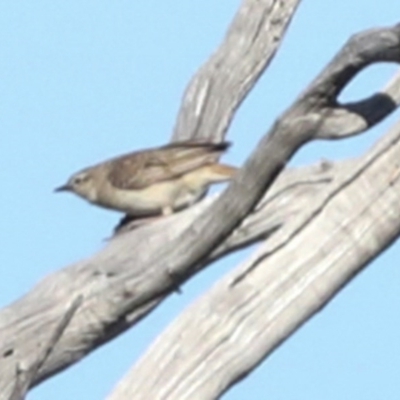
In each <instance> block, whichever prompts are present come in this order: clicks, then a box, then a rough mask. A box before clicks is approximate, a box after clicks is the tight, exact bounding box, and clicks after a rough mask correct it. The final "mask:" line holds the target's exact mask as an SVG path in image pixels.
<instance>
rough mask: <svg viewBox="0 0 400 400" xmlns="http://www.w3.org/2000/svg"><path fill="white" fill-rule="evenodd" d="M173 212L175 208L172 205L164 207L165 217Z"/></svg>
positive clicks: (162, 212)
mask: <svg viewBox="0 0 400 400" xmlns="http://www.w3.org/2000/svg"><path fill="white" fill-rule="evenodd" d="M173 213H174V210H173V209H172V207H171V206H170V205H168V206H165V207H163V208H162V210H161V214H162V215H163V216H164V217H168V215H172V214H173Z"/></svg>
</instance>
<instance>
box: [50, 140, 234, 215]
mask: <svg viewBox="0 0 400 400" xmlns="http://www.w3.org/2000/svg"><path fill="white" fill-rule="evenodd" d="M230 145H231V143H229V142H220V143H211V142H205V141H204V142H203V141H190V140H189V141H181V142H174V143H170V144H167V145H164V146H161V147H154V148H149V149H144V150H139V151H134V152H131V153H128V154H124V155H121V156H118V157H115V158H112V159H109V160H106V161H104V162H101V163H99V164H96V165H93V166H90V167H87V168H84V169H82V170H80V171H78V172H76V173H74V174H73V175H72V176H71V177H70V178H69V179H68V180H67V182H66V183H65V184H64V185H62V186H59V187H57V188H56V189H54V191H55V192H71V193H74V194H75V195H77V196H79V197H81V198H83V199H84V200H86V201H88V202H89V203H92V204H94V205H97V206H100V207H103V208H106V209H111V210H115V211H120V212H123V213H125V214H126V217H128V218H143V217H148V216H154V215H162V216H167V215H171V214H173V213H175V212H176V211H180V210H182V209H184V208H187V207H189V206H191V205H192V204H194V203H196V202H197V201H199V200H200V199H201V198H203V197H204V195H205V194H206V192H207V189H208V188H209V186H210V185H211V184H214V183H219V182H225V181H229V180H230V179H232V177H233V176H234V175H235V173H236V172H237V167H234V166H231V165H227V164H221V163H219V162H218V158H219V156H220V155H222V154H223V153H224V152H225V151H226V150H227V149H228V147H229V146H230Z"/></svg>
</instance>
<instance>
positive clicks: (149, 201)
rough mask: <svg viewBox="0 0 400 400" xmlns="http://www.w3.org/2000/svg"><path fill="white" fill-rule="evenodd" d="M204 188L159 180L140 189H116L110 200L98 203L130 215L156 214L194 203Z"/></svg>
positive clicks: (203, 191)
mask: <svg viewBox="0 0 400 400" xmlns="http://www.w3.org/2000/svg"><path fill="white" fill-rule="evenodd" d="M205 189H206V188H205V187H202V188H196V190H194V189H193V188H189V187H187V186H186V185H184V184H180V185H177V184H176V182H175V184H172V183H171V182H170V181H169V182H161V183H157V184H155V185H152V186H150V187H148V188H145V189H141V190H116V191H114V194H113V198H112V200H110V199H106V201H104V202H102V204H100V205H102V206H103V207H106V208H111V209H114V210H118V211H122V212H124V213H126V214H129V215H132V216H146V215H156V214H159V213H161V212H162V210H163V209H166V208H169V209H170V210H172V211H175V210H178V209H182V208H185V207H187V206H189V205H191V204H193V203H195V202H196V201H197V200H198V199H199V198H201V197H202V196H203V194H204V193H205Z"/></svg>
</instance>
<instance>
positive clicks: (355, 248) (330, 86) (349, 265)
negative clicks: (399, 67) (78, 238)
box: [109, 25, 400, 400]
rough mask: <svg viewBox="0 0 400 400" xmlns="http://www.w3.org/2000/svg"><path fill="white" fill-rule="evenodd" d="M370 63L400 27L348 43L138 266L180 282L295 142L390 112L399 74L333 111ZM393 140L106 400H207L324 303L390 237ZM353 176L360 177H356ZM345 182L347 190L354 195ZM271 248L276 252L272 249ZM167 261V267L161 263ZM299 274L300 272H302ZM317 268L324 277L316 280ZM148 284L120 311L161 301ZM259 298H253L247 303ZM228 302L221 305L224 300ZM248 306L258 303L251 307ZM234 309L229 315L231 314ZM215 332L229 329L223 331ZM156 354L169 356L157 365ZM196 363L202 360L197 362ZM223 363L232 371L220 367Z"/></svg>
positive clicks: (393, 57) (394, 226)
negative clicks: (190, 216)
mask: <svg viewBox="0 0 400 400" xmlns="http://www.w3.org/2000/svg"><path fill="white" fill-rule="evenodd" d="M378 61H395V62H400V26H399V25H397V26H395V27H392V28H387V29H380V30H373V31H367V32H364V33H362V34H358V35H355V36H354V37H353V38H352V39H351V40H350V41H349V42H348V43H347V44H346V45H345V46H344V48H343V50H342V51H341V52H340V53H338V55H337V56H336V57H335V59H334V60H333V61H332V62H331V63H330V64H329V65H328V67H327V68H326V69H325V70H324V71H323V72H322V74H321V75H320V76H319V77H318V78H317V79H316V80H315V82H314V83H312V84H311V85H310V87H309V89H308V90H306V92H305V93H304V94H303V95H302V96H300V97H299V99H298V100H297V102H295V103H294V105H293V106H292V107H291V108H290V109H289V110H288V111H287V112H286V113H285V114H284V115H283V116H282V117H281V118H280V119H279V120H278V122H277V123H276V124H275V125H274V127H273V128H272V129H271V130H270V132H269V133H268V134H267V135H266V136H265V138H263V140H262V141H261V143H260V144H259V146H258V147H257V149H256V150H255V151H254V153H253V155H252V156H251V157H250V159H249V160H248V161H247V162H246V164H245V166H244V168H243V169H242V171H241V172H240V173H239V174H238V177H237V178H236V179H235V180H234V182H233V183H232V184H231V185H230V186H229V188H228V189H227V190H226V191H225V193H223V194H222V196H221V197H220V198H219V199H218V200H217V201H216V202H215V204H214V205H213V206H212V207H210V208H209V209H208V210H207V211H206V212H205V213H203V214H202V215H201V218H197V219H196V220H195V221H194V223H193V224H192V225H191V226H190V227H189V229H187V230H186V233H185V234H184V235H182V238H181V239H180V240H179V241H175V242H172V250H171V248H168V252H164V251H165V250H164V249H162V251H161V252H159V253H157V255H156V256H157V257H155V258H154V259H151V262H150V263H149V264H146V265H148V266H149V267H150V266H154V265H158V269H161V268H162V267H163V265H165V264H166V265H167V267H168V268H169V273H174V274H175V276H177V275H179V274H182V273H185V274H187V273H190V269H191V268H192V269H193V268H195V265H196V263H201V262H202V257H203V256H204V255H205V254H207V251H212V250H213V249H214V247H213V246H216V245H217V244H218V243H220V241H221V240H222V239H224V238H225V236H224V235H225V234H226V233H227V232H229V233H230V232H231V230H230V229H233V228H234V227H235V226H236V223H239V222H240V221H241V218H242V217H243V216H244V215H246V213H247V212H249V211H250V210H251V209H252V207H253V205H254V204H255V202H257V201H258V200H259V196H261V195H262V191H260V188H264V189H266V188H268V186H269V185H270V184H271V182H272V181H273V180H274V178H275V176H276V175H277V174H278V173H279V172H280V170H281V168H282V167H283V166H284V165H285V162H286V161H287V160H289V158H290V157H291V155H293V153H294V152H295V151H296V150H297V149H298V148H299V147H300V146H301V145H302V144H304V143H305V142H307V141H309V140H312V139H315V138H336V137H345V136H349V135H354V134H356V133H360V132H362V131H364V130H365V129H367V128H369V127H370V126H372V125H374V124H375V123H376V122H378V121H379V120H380V119H381V118H382V117H383V116H384V115H387V114H388V113H390V112H391V111H393V110H394V109H395V108H396V107H397V105H398V104H399V93H398V89H399V85H398V82H399V75H397V76H396V79H394V80H393V81H392V83H391V84H390V85H389V88H388V89H387V90H386V92H384V93H381V94H378V95H376V96H373V97H371V98H370V99H366V100H363V101H361V102H358V103H355V104H352V105H340V104H338V102H337V96H338V95H339V94H340V92H341V91H342V90H343V88H344V87H345V86H346V84H347V83H348V82H350V80H351V79H352V78H353V77H354V76H355V75H356V74H357V73H358V72H359V71H360V70H362V69H363V68H365V67H366V66H367V65H370V64H371V63H373V62H378ZM372 105H373V106H374V107H378V108H380V109H379V111H376V110H374V113H373V115H370V114H367V113H366V110H368V109H369V108H370V107H371V106H372ZM342 124H343V125H342ZM398 131H399V128H397V129H396V131H395V132H396V134H397V136H398ZM397 136H396V135H395V137H394V138H392V137H390V138H389V139H388V144H387V146H383V149H380V150H379V151H378V153H377V154H372V155H367V156H366V159H365V160H364V165H359V164H360V163H358V164H356V165H355V166H354V168H353V169H352V170H349V171H347V172H348V173H347V175H346V176H344V177H342V180H341V181H339V182H337V185H335V184H333V188H332V191H331V192H330V196H329V197H327V198H325V199H324V200H323V201H322V202H321V203H318V204H317V207H315V205H314V204H315V203H312V206H311V209H310V207H308V208H305V209H304V210H303V212H304V214H302V215H301V219H298V220H297V221H296V222H297V224H296V225H295V226H294V227H292V230H291V231H290V232H289V233H288V232H287V231H286V232H285V230H284V229H282V230H280V231H278V232H277V233H276V235H275V236H272V239H271V240H270V241H268V242H267V246H268V247H267V249H266V250H265V249H264V253H263V254H260V255H258V256H257V258H256V260H254V259H253V260H251V261H250V265H249V266H246V267H245V269H244V271H243V272H241V273H240V274H239V277H236V278H234V279H233V280H232V279H231V280H230V281H228V283H227V281H226V280H224V281H223V284H221V285H219V286H217V288H216V289H215V290H212V291H211V292H210V295H209V296H210V298H212V299H213V300H212V301H211V304H212V307H213V308H210V307H211V304H210V301H209V302H207V301H206V302H205V304H204V303H202V302H201V304H202V306H201V307H200V308H198V309H196V308H195V309H190V311H189V312H188V313H187V314H186V315H185V316H186V318H187V319H189V320H190V322H191V323H192V324H191V325H190V326H189V325H180V321H182V320H183V321H185V316H183V317H182V320H178V322H177V323H176V325H174V326H178V328H176V331H175V332H174V334H173V335H171V336H169V334H168V333H169V332H170V330H168V331H167V333H166V334H165V337H166V339H164V340H161V339H160V340H158V341H157V343H156V345H155V346H154V349H155V350H151V351H150V352H149V355H148V356H147V357H145V358H144V361H143V362H142V363H139V364H138V366H137V368H134V369H133V370H132V371H131V373H130V374H129V375H128V376H127V378H126V379H124V380H123V381H122V383H121V384H120V385H118V386H117V388H116V390H115V391H114V392H113V394H112V395H111V396H110V397H109V399H112V400H122V399H128V398H129V399H133V398H143V397H145V398H154V399H167V398H171V399H175V398H180V399H185V398H187V399H188V398H193V396H196V398H201V399H214V398H217V397H218V396H219V395H220V394H221V393H223V392H224V391H225V390H227V388H229V387H230V386H231V385H233V384H234V383H235V382H236V381H237V380H238V379H240V377H243V376H244V375H245V374H246V373H247V372H248V371H250V370H251V369H252V368H254V367H255V366H256V365H257V364H258V363H259V362H260V361H261V359H262V358H264V357H265V356H266V355H267V354H268V353H269V352H271V351H272V350H273V349H274V348H275V347H276V346H277V345H278V344H279V343H280V342H281V341H282V340H283V339H284V338H285V337H287V336H288V335H289V334H290V333H291V332H292V331H293V330H294V329H296V328H297V327H298V326H300V325H301V324H302V323H304V321H305V320H307V319H308V318H309V317H310V316H311V315H312V314H313V313H315V312H316V311H317V310H318V309H319V308H320V307H322V306H323V305H324V304H326V302H327V301H328V300H329V299H330V298H331V296H333V294H334V293H336V292H337V291H338V290H339V289H340V288H341V287H342V286H343V285H344V284H345V283H346V282H348V281H349V280H350V279H351V278H352V277H353V276H354V274H355V273H357V272H358V271H359V270H360V269H361V268H362V267H363V266H365V265H366V264H367V263H368V262H369V261H371V260H372V259H373V258H374V257H376V256H377V254H379V252H381V251H383V250H384V249H385V248H386V247H387V246H388V245H389V244H390V243H392V241H393V240H394V239H395V238H397V237H398V235H399V233H400V223H399V222H398V221H396V223H393V221H392V220H393V215H395V216H397V215H398V212H399V206H398V200H399V199H398V196H394V195H393V193H395V191H394V189H391V187H392V186H393V185H394V186H396V187H397V186H398V183H397V182H398V178H399V177H400V167H399V165H398V163H397V160H398V156H399V150H398V149H396V144H397V142H398V138H397ZM382 160H383V161H386V163H384V162H383V161H382ZM364 174H365V176H366V178H364V179H363V178H362V176H363V175H364ZM378 180H379V183H378V182H377V181H378ZM354 182H356V183H358V187H357V184H356V183H354ZM359 182H360V183H359ZM365 182H369V186H370V187H364V186H365ZM375 182H376V183H375ZM335 183H336V182H335ZM360 187H362V190H360ZM357 193H358V195H357ZM360 193H361V195H360ZM244 194H245V195H244ZM360 198H362V199H363V201H362V202H361V201H360ZM375 200H379V201H383V202H385V203H384V207H383V208H384V209H385V210H386V209H389V210H390V211H389V214H386V213H385V215H382V216H381V219H380V220H379V219H378V217H379V215H380V213H381V214H383V213H382V207H379V208H377V207H375V208H374V206H373V205H374V203H375ZM253 202H254V203H253ZM326 210H328V211H326ZM338 218H340V220H339V222H338V221H337V219H338ZM315 221H317V222H315ZM365 224H367V225H368V229H369V230H368V232H367V234H364V236H363V235H360V236H357V237H356V239H357V240H355V239H354V240H349V239H351V238H352V236H351V235H352V234H355V233H357V234H359V233H360V227H363V226H365ZM374 224H375V225H374ZM310 227H311V228H310ZM293 228H294V229H293ZM307 228H308V229H307ZM355 228H356V229H355ZM353 229H355V230H353ZM331 230H334V231H333V234H332V233H330V234H328V235H327V234H326V232H331ZM285 233H286V237H284V240H282V239H281V238H280V235H281V234H285ZM343 236H344V238H343ZM319 237H321V238H322V240H323V244H325V243H326V246H327V249H326V248H325V247H324V246H320V247H316V244H315V238H319ZM199 238H201V240H200V239H199ZM277 238H278V239H277ZM332 238H333V239H332ZM276 241H278V243H276ZM344 243H345V244H346V246H345V249H346V252H345V254H342V253H341V252H340V245H342V246H343V244H344ZM271 244H274V245H275V246H272V248H271ZM337 246H339V247H337ZM187 248H190V249H191V251H190V253H187V252H186V253H184V249H187ZM316 249H317V250H316ZM303 252H304V255H303ZM171 254H172V258H169V257H170V256H171ZM338 254H339V255H340V256H341V257H339V256H338ZM331 255H332V256H336V258H334V260H333V261H336V262H340V265H341V268H337V264H336V263H334V265H335V266H336V269H332V270H331V269H329V270H327V268H328V266H331V265H332V264H333V261H332V259H331V258H330V256H331ZM302 256H303V257H302ZM160 260H161V261H160ZM166 260H168V261H170V260H171V261H172V260H173V263H171V264H168V262H166ZM294 260H295V261H294ZM189 261H190V262H191V263H192V264H189ZM193 264H194V265H193ZM264 264H265V265H267V266H268V269H267V271H266V272H265V273H264V275H257V272H258V271H262V270H263V269H262V266H264ZM277 265H279V269H278V268H276V266H277ZM313 267H315V268H313ZM188 268H189V272H188ZM308 270H311V272H310V273H308V272H307V271H308ZM321 270H322V272H323V273H326V274H328V276H324V275H322V272H321ZM303 273H304V277H303V275H302V274H303ZM254 275H256V276H257V277H256V278H255V279H254V281H257V279H258V282H264V285H267V282H271V284H270V288H269V286H268V285H267V287H266V288H265V289H264V288H263V286H257V285H256V283H255V282H254V281H253V280H250V284H246V283H247V282H248V281H249V279H251V277H254ZM298 282H300V283H298ZM150 283H151V285H152V286H151V287H152V290H151V291H148V292H147V293H144V294H143V295H141V294H138V293H137V294H136V296H135V299H134V300H133V301H132V303H131V305H132V304H134V305H140V304H142V303H141V302H143V304H145V303H146V301H149V300H151V299H150V298H149V297H148V293H150V292H152V293H153V292H154V290H160V292H159V293H160V294H161V293H162V291H161V290H162V289H163V282H161V280H159V281H158V282H157V280H156V279H153V280H152V281H151V282H150ZM249 286H250V287H251V286H253V288H254V291H252V290H248V289H249ZM260 290H261V292H262V293H260V295H259V296H257V295H256V294H257V293H258V291H260ZM227 292H229V293H228V295H225V294H226V293H227ZM248 292H250V295H249V297H248V296H247V293H248ZM315 292H317V294H315ZM252 295H253V297H251V296H252ZM214 296H215V297H214ZM206 298H207V297H206ZM243 299H244V300H243ZM257 299H261V300H260V302H259V303H258V302H257ZM297 299H299V301H300V302H301V301H302V302H303V303H302V304H303V305H304V308H303V309H302V312H298V303H297V302H295V301H296V300H297ZM266 301H268V304H271V308H268V309H267V311H268V313H267V314H266V315H267V317H266V320H267V322H266V324H262V322H261V320H260V318H261V315H262V312H260V309H263V307H264V310H265V304H266ZM244 304H246V305H247V304H248V305H249V307H245V306H244ZM257 305H258V306H259V308H258V309H257ZM236 307H237V308H236ZM252 308H254V309H255V313H254V315H255V316H256V318H254V319H252V318H251V316H252V314H251V311H252ZM236 309H237V310H238V312H237V314H235V312H234V311H235V310H236ZM243 310H244V311H243ZM219 311H220V312H219ZM242 311H243V313H242ZM195 313H196V314H195ZM231 314H232V321H234V323H232V324H231V325H229V324H227V319H228V316H231ZM227 315H228V316H227ZM257 318H258V319H257ZM241 319H243V320H245V321H246V324H247V326H246V328H247V330H246V329H245V332H244V334H243V335H239V334H238V333H237V331H236V326H237V325H238V324H239V323H240V320H241ZM203 320H207V321H206V322H205V323H204V324H203V325H202V327H203V329H204V330H203V331H200V330H199V329H198V325H197V324H201V322H202V321H203ZM193 321H194V322H193ZM247 321H249V322H247ZM257 321H258V324H259V326H257ZM225 325H228V328H226V329H224V328H222V326H225ZM214 326H215V327H216V329H215V330H213V327H214ZM258 328H260V329H259V330H258ZM267 328H268V333H270V335H265V337H264V341H260V344H259V343H257V340H255V338H256V337H257V338H258V336H257V335H258V334H260V333H261V332H264V331H265V329H267ZM171 329H173V328H171ZM218 329H220V330H218ZM225 335H226V336H225ZM237 335H238V336H239V337H238V340H242V341H243V343H245V344H246V345H247V346H248V349H247V352H246V351H244V350H243V347H244V345H243V346H241V347H240V350H241V352H239V353H238V352H236V351H233V350H232V347H234V345H233V346H230V341H229V340H222V338H230V340H232V342H234V340H233V339H232V336H233V337H236V336H237ZM209 336H210V337H209ZM205 338H208V339H209V340H205ZM201 341H204V347H202V346H201V345H200V342H201ZM183 342H184V343H183ZM250 343H251V344H250ZM253 343H254V345H253ZM260 345H263V347H260ZM185 346H186V347H185ZM198 348H201V350H198ZM224 350H226V352H225V351H224ZM153 351H154V352H153ZM213 351H215V353H214V352H213ZM166 353H168V354H169V355H168V356H167V357H165V358H164V356H165V355H166ZM210 354H212V356H210ZM238 354H239V355H240V356H239V357H238ZM206 356H207V362H204V357H206ZM235 357H236V358H235ZM161 360H162V362H161ZM178 360H179V361H178ZM230 363H232V365H231V366H230V365H228V364H230ZM155 371H156V372H155Z"/></svg>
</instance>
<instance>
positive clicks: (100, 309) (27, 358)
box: [0, 0, 299, 399]
mask: <svg viewBox="0 0 400 400" xmlns="http://www.w3.org/2000/svg"><path fill="white" fill-rule="evenodd" d="M298 3H299V0H287V1H279V0H261V1H260V0H244V1H243V3H242V5H241V7H240V9H239V11H238V14H237V17H236V18H235V20H234V23H233V24H232V26H231V28H230V30H229V32H228V33H227V35H226V38H225V40H224V43H223V44H222V45H221V48H220V49H219V51H218V52H217V53H216V54H215V55H214V56H213V60H214V61H213V62H211V63H209V64H206V65H205V66H204V67H203V68H202V69H201V71H200V72H199V74H198V78H195V80H194V81H193V82H192V85H191V86H190V88H189V89H188V91H187V93H186V95H185V97H184V100H183V104H182V109H181V111H180V113H179V117H178V123H177V127H176V129H175V135H174V137H175V139H184V138H185V136H186V135H190V136H191V137H208V138H210V139H211V138H214V139H215V140H218V139H219V138H222V137H223V135H224V132H225V131H226V129H227V127H228V125H229V122H230V120H231V119H232V117H233V114H234V111H235V110H236V109H237V107H238V106H239V105H240V103H241V101H242V100H243V99H244V97H245V96H246V94H247V93H248V92H249V91H250V90H251V88H252V87H253V86H254V84H255V83H256V82H257V79H258V78H259V76H260V74H261V73H262V71H263V70H264V69H265V67H266V66H267V65H268V63H269V61H270V60H271V59H272V57H273V55H274V53H275V51H276V49H277V48H278V46H279V44H280V41H281V39H282V37H283V34H284V32H285V31H286V28H287V26H288V23H289V22H290V19H291V17H292V15H293V13H294V11H295V8H296V6H297V4H298ZM239 49H241V50H240V53H237V52H238V51H239ZM218 60H219V61H218ZM224 74H225V78H224V79H220V78H219V77H220V76H222V75H224ZM204 85H205V86H204ZM204 96H205V97H204ZM217 106H218V109H215V107H217ZM199 120H201V122H199ZM199 210H200V208H197V209H193V210H190V211H189V212H188V213H185V214H181V215H177V216H173V217H171V218H169V219H166V220H165V221H162V222H160V223H159V224H153V225H152V226H149V227H145V228H143V229H140V230H139V229H138V230H136V231H134V232H130V233H129V234H125V235H122V236H120V237H118V238H115V239H113V240H111V241H110V243H109V244H108V245H107V246H106V247H105V248H104V249H103V250H102V251H101V252H100V253H99V254H96V255H94V256H93V257H92V258H90V259H88V260H84V261H82V262H79V263H77V264H75V265H72V266H69V267H66V268H65V269H63V270H61V271H59V272H56V273H55V274H52V275H50V276H48V277H47V278H45V279H44V280H43V281H42V282H40V283H39V284H38V285H37V286H36V287H34V288H33V289H32V290H31V291H30V292H29V293H28V294H26V295H25V296H23V297H21V298H20V299H19V300H18V301H16V302H14V303H13V304H11V305H9V306H8V307H5V308H4V309H2V310H1V311H0V350H1V352H0V357H1V361H0V399H9V396H10V394H11V393H12V390H13V388H14V387H15V380H16V374H15V371H16V370H17V366H18V365H26V366H30V365H34V364H35V363H36V362H37V360H38V358H39V357H40V354H41V352H40V349H41V348H42V346H45V345H46V343H48V341H49V338H50V336H51V333H52V332H54V329H55V327H56V326H57V324H58V322H59V321H60V319H61V317H62V315H64V314H65V312H66V307H67V305H68V304H71V302H72V300H73V299H74V298H75V297H76V296H79V295H82V296H83V298H84V301H83V304H82V306H81V307H80V308H79V310H78V312H77V313H76V315H75V316H74V318H73V320H72V321H71V324H70V325H69V327H68V328H67V329H66V331H65V332H64V334H63V336H62V337H61V338H60V341H59V342H58V343H57V346H55V348H54V349H53V351H52V353H51V355H50V357H49V358H48V359H47V361H46V363H45V364H44V365H43V367H42V368H41V369H40V371H39V372H38V374H37V375H36V376H35V379H34V380H33V381H32V382H31V385H36V384H38V383H39V382H41V381H43V380H44V379H46V378H48V377H50V376H51V375H53V374H55V373H57V372H58V371H60V370H62V369H64V368H66V367H68V366H69V365H71V364H73V363H74V362H76V361H78V360H80V359H81V358H82V357H84V356H85V355H86V354H87V353H88V352H90V351H92V350H93V349H94V348H96V347H98V346H99V345H101V344H102V343H104V342H106V341H108V340H110V339H112V338H113V337H114V336H116V335H118V334H119V333H121V332H123V331H124V330H126V329H128V328H129V327H130V326H132V325H133V324H134V323H135V322H136V321H137V320H138V319H140V317H141V316H143V315H144V314H145V313H147V312H149V310H151V308H152V307H154V306H155V305H156V304H157V303H158V302H159V301H161V300H162V298H163V297H164V296H165V295H167V294H168V293H171V292H172V291H173V290H174V288H175V287H174V282H171V278H170V276H169V275H168V274H167V275H166V274H165V273H163V271H157V270H156V269H153V268H149V269H143V267H144V266H145V264H146V263H147V262H148V261H149V260H148V258H149V255H150V254H153V253H155V252H156V250H157V249H159V248H160V247H161V246H162V244H164V243H165V242H168V240H166V239H167V238H171V239H172V238H176V237H177V236H178V235H179V234H180V233H182V230H183V229H184V228H185V227H188V226H189V225H190V223H191V222H192V221H193V219H194V216H195V215H196V213H198V212H199ZM257 236H260V233H257ZM251 240H254V238H253V239H251ZM244 244H246V235H245V236H244V238H243V239H242V242H241V245H244ZM138 249H140V250H138ZM143 249H145V251H144V250H143ZM233 249H234V247H232V246H231V247H229V246H226V248H225V249H224V252H223V253H221V255H222V254H226V252H228V251H232V250H233ZM159 272H161V278H162V280H163V281H165V282H164V283H165V289H164V290H160V291H156V292H154V295H152V296H150V297H151V299H150V300H149V301H148V302H146V304H143V306H141V307H134V306H131V304H130V302H131V299H132V297H135V296H136V292H137V289H138V288H142V289H143V290H144V291H143V292H142V293H145V291H146V286H147V285H148V283H149V282H150V281H152V280H153V279H154V277H155V276H159V277H160V275H158V274H159ZM164 272H165V271H164ZM194 272H195V268H193V270H192V272H191V273H194ZM188 277H189V275H188ZM134 282H135V283H134ZM142 289H141V290H142Z"/></svg>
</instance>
